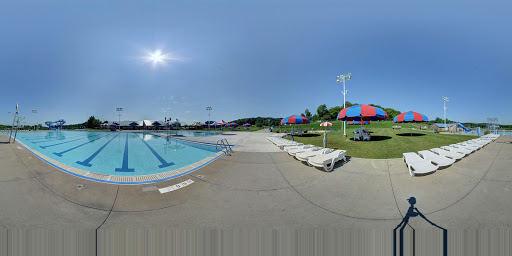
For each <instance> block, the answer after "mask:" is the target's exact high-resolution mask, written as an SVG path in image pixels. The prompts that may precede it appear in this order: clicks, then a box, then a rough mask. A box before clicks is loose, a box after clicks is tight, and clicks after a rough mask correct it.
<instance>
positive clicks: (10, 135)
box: [9, 103, 19, 144]
mask: <svg viewBox="0 0 512 256" xmlns="http://www.w3.org/2000/svg"><path fill="white" fill-rule="evenodd" d="M18 114H19V112H18V103H16V112H14V113H12V112H9V115H12V116H13V118H12V125H11V133H10V134H9V144H10V143H11V137H12V130H13V129H14V123H15V122H16V118H17V117H18Z"/></svg>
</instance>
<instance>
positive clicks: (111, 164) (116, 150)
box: [17, 131, 223, 184]
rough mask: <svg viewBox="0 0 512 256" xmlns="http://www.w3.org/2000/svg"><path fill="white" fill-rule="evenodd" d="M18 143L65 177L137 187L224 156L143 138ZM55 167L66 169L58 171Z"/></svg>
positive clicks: (30, 136) (58, 135) (22, 137)
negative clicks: (63, 173)
mask: <svg viewBox="0 0 512 256" xmlns="http://www.w3.org/2000/svg"><path fill="white" fill-rule="evenodd" d="M162 135H163V134H162ZM17 140H19V142H21V143H22V144H24V145H25V146H26V147H27V149H28V150H30V151H31V152H32V153H35V154H36V155H38V156H40V157H41V158H42V159H43V160H45V161H47V162H49V163H50V164H52V163H53V165H55V166H56V167H58V168H60V169H63V170H65V171H67V172H70V173H72V174H75V175H77V176H84V177H85V178H88V177H94V178H93V179H100V181H104V182H110V181H116V180H118V181H120V182H112V183H126V184H136V183H137V182H136V181H138V180H140V179H142V181H143V182H140V183H149V182H154V181H158V180H163V179H168V178H174V177H177V176H181V175H183V174H186V173H188V172H190V171H191V170H192V169H194V168H198V167H201V164H205V163H207V162H208V161H210V160H211V161H213V160H214V158H216V157H219V156H220V155H221V154H222V153H223V152H222V151H219V150H217V149H216V147H215V145H213V144H208V143H193V142H190V141H183V140H179V139H171V138H168V137H164V136H158V135H155V134H150V133H146V132H143V133H139V132H86V131H60V132H55V131H51V132H23V133H18V136H17ZM51 160H54V161H51ZM59 163H60V164H64V165H65V166H64V167H66V166H69V167H71V168H62V167H61V166H59ZM198 163H199V164H198ZM187 167H188V168H187ZM91 173H92V174H93V175H91ZM85 174H87V175H85ZM94 174H99V176H98V175H94ZM180 174H181V175H180ZM103 176H105V177H103ZM135 176H140V177H139V178H138V179H137V178H134V177H135ZM98 177H102V178H103V180H101V178H98ZM116 177H117V178H116ZM123 177H124V178H123ZM141 177H142V178H141Z"/></svg>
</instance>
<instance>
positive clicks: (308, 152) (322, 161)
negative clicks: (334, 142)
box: [267, 134, 347, 172]
mask: <svg viewBox="0 0 512 256" xmlns="http://www.w3.org/2000/svg"><path fill="white" fill-rule="evenodd" d="M284 136H286V135H281V134H278V135H271V136H269V137H267V139H268V140H269V141H270V142H272V143H274V145H276V146H277V147H279V148H280V149H282V150H285V151H286V152H288V154H289V155H291V156H293V157H295V158H296V159H297V160H299V161H303V162H307V163H308V165H310V166H315V167H319V168H323V169H324V170H325V171H327V172H330V171H332V170H333V168H334V164H336V162H338V161H341V160H343V161H344V162H346V160H347V159H346V155H347V151H345V150H333V149H330V148H321V147H316V146H314V145H304V144H303V143H297V142H295V141H290V140H287V139H285V138H283V137H284Z"/></svg>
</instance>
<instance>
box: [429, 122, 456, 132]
mask: <svg viewBox="0 0 512 256" xmlns="http://www.w3.org/2000/svg"><path fill="white" fill-rule="evenodd" d="M452 126H453V124H446V125H445V124H444V123H434V124H432V125H431V126H430V129H432V130H440V131H449V130H451V129H452V128H451V127H452Z"/></svg>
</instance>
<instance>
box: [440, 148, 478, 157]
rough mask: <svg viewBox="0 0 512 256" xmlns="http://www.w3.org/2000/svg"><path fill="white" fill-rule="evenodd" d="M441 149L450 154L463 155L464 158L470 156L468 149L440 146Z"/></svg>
mask: <svg viewBox="0 0 512 256" xmlns="http://www.w3.org/2000/svg"><path fill="white" fill-rule="evenodd" d="M441 148H442V149H444V150H447V151H450V152H455V153H459V154H463V155H465V156H467V155H469V154H471V150H469V149H463V148H456V147H452V146H442V147H441Z"/></svg>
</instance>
